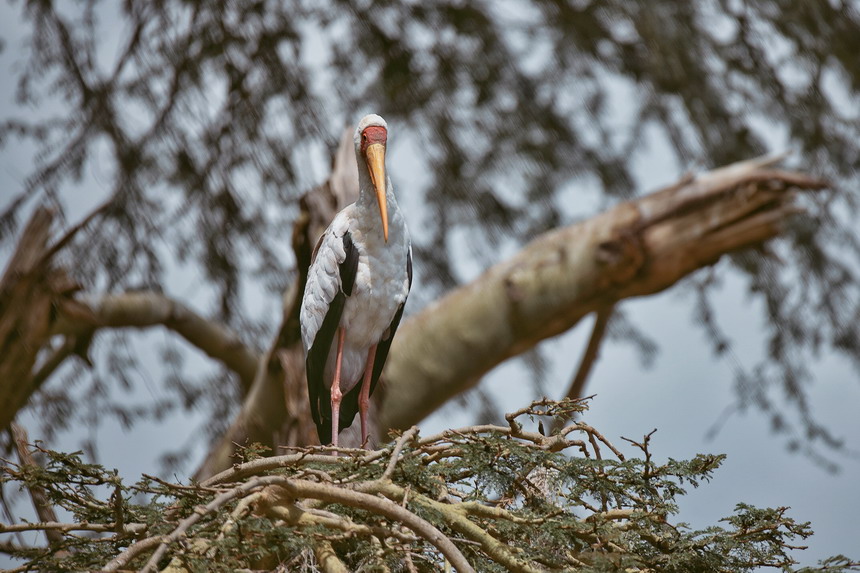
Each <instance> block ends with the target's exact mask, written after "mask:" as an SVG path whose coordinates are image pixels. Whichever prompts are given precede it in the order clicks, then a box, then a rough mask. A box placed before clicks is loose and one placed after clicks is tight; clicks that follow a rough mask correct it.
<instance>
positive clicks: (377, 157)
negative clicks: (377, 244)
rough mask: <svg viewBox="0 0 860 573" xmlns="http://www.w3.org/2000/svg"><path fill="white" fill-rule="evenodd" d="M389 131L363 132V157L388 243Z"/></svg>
mask: <svg viewBox="0 0 860 573" xmlns="http://www.w3.org/2000/svg"><path fill="white" fill-rule="evenodd" d="M387 139H388V131H386V129H385V128H384V127H382V126H378V125H371V126H370V127H366V128H365V129H364V131H362V132H361V155H362V157H364V162H365V164H366V165H367V171H368V173H370V181H371V183H373V189H374V191H376V201H377V203H378V204H379V216H380V217H381V218H382V235H383V237H384V238H385V241H386V242H388V206H387V204H386V201H385V143H386V140H387Z"/></svg>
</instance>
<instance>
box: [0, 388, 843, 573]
mask: <svg viewBox="0 0 860 573" xmlns="http://www.w3.org/2000/svg"><path fill="white" fill-rule="evenodd" d="M584 407H585V404H584V402H583V401H576V402H575V401H569V400H568V401H564V402H553V401H551V400H546V399H544V400H539V401H537V402H535V403H533V404H532V405H530V406H528V407H526V408H523V409H521V410H519V411H517V412H514V413H512V414H509V415H507V416H506V421H507V425H481V426H471V427H466V428H460V429H457V430H447V431H445V432H442V433H439V434H436V435H434V436H428V437H425V438H422V437H421V436H420V435H419V434H418V431H417V429H414V428H413V429H410V430H409V431H408V432H405V433H404V434H403V435H401V436H400V437H399V438H398V439H396V440H394V441H393V442H392V443H390V444H389V445H388V446H387V447H385V448H383V449H381V450H376V451H363V450H355V449H352V450H346V451H344V452H343V454H344V455H341V456H338V457H333V456H331V455H325V454H324V452H326V451H330V449H323V448H305V449H302V450H301V451H297V452H294V453H290V454H288V455H283V456H276V457H272V458H265V459H252V460H250V461H248V462H245V463H242V464H237V465H235V466H234V467H233V468H231V469H230V470H226V471H224V472H221V473H219V474H217V475H215V476H213V477H212V478H210V479H208V480H206V481H205V482H202V483H198V484H195V483H191V484H172V483H168V482H164V481H152V480H148V481H146V482H141V483H140V484H137V485H136V486H132V487H126V486H122V488H124V489H121V491H122V492H123V495H122V498H123V499H125V500H126V501H125V502H123V503H124V505H122V506H121V508H122V511H123V512H124V515H123V516H122V519H121V521H122V523H124V525H122V527H120V526H118V523H119V522H118V521H113V522H107V521H106V522H98V521H97V520H95V519H90V517H95V516H96V515H102V516H107V515H115V509H116V506H115V504H114V503H113V502H111V501H107V500H106V501H103V502H100V501H98V500H97V499H95V498H93V497H92V496H91V495H85V493H84V491H83V490H80V489H77V490H76V489H74V488H72V489H69V488H68V486H67V485H64V482H59V481H57V480H58V479H59V478H58V476H60V475H62V476H64V477H63V479H64V480H66V481H69V480H72V481H73V482H74V481H75V480H77V482H78V483H80V484H86V485H87V486H88V487H92V486H94V485H98V484H99V483H102V482H104V483H115V482H116V477H115V476H113V475H112V474H110V473H103V472H102V470H98V469H96V468H95V467H94V466H90V465H86V464H83V463H82V462H81V461H80V460H79V458H78V457H76V456H74V455H72V456H69V455H66V454H56V453H53V452H50V451H44V450H43V453H44V454H45V455H46V456H48V458H49V463H48V464H47V467H46V468H45V469H44V470H41V471H37V472H35V473H28V472H27V471H24V468H22V467H16V466H15V465H14V464H13V465H10V467H9V468H8V469H6V470H4V473H3V479H4V480H5V481H18V482H22V483H25V484H27V485H28V486H29V485H38V486H39V487H42V488H44V489H45V490H46V491H47V492H49V494H51V495H52V496H54V497H55V498H56V496H58V495H60V494H61V493H62V492H65V493H66V501H65V502H64V503H65V504H66V507H67V509H71V510H73V511H75V512H76V515H80V516H81V523H80V524H74V523H68V524H62V523H50V524H45V523H39V524H27V523H21V524H10V525H7V526H5V529H0V533H2V532H12V531H28V530H48V529H49V530H53V531H56V532H58V533H59V534H61V535H62V536H63V539H62V540H61V541H60V542H59V543H54V544H52V545H51V546H50V547H46V548H45V550H44V553H42V554H41V555H40V556H39V557H38V558H37V561H34V562H31V563H33V565H34V566H38V567H40V568H42V569H51V568H52V567H54V568H56V566H57V562H56V559H55V558H54V557H52V556H53V555H54V554H55V551H56V550H57V549H65V548H66V547H67V546H68V547H69V548H72V546H74V547H73V548H74V550H73V551H70V552H69V553H68V554H67V556H66V557H65V559H67V560H76V561H66V562H65V563H66V565H68V564H70V563H73V564H74V567H77V568H78V569H101V570H107V571H116V570H120V569H130V568H136V569H141V570H143V571H153V570H155V569H156V568H157V567H159V566H162V567H163V564H164V563H165V560H168V561H169V563H170V565H169V567H168V569H169V570H170V571H188V570H192V569H194V568H195V567H211V566H212V564H213V563H218V564H220V565H223V566H224V567H227V568H229V569H273V568H276V567H278V566H279V565H285V564H287V563H290V564H291V565H290V567H291V568H295V567H296V564H297V563H300V562H302V563H309V564H313V563H315V564H316V565H311V566H324V568H330V569H331V570H352V569H357V568H375V569H381V570H385V569H397V568H404V569H407V570H415V568H416V566H415V560H419V559H420V560H421V561H423V562H427V563H429V564H432V566H433V568H434V569H438V568H440V567H441V566H442V563H443V561H444V562H447V563H449V564H450V565H451V566H453V567H454V568H456V569H457V570H458V571H473V570H479V571H483V570H488V569H491V568H503V569H505V570H508V571H517V572H527V573H537V572H542V571H561V570H568V569H570V568H571V567H577V568H579V569H580V570H583V571H598V570H602V569H603V568H605V567H606V566H608V565H610V564H611V565H612V567H617V566H621V565H623V566H624V567H626V568H630V567H633V568H636V569H639V570H646V569H652V570H653V569H660V568H661V567H663V566H665V565H666V564H667V563H668V562H669V561H670V560H676V559H683V560H684V563H685V564H686V565H688V566H690V567H694V568H698V569H701V570H713V571H749V570H751V569H752V568H753V567H757V566H767V565H778V566H784V567H785V568H786V569H787V570H791V565H792V561H791V556H790V555H789V554H788V553H787V551H788V550H789V549H791V548H793V547H796V546H797V544H795V543H791V541H792V540H793V539H795V538H797V537H801V538H803V537H806V536H808V535H809V534H810V533H811V532H810V531H809V530H808V528H807V527H806V526H805V525H802V524H797V523H795V522H794V521H793V520H791V519H790V518H788V517H787V516H786V514H785V509H784V508H780V509H776V510H759V509H756V508H752V507H749V506H739V507H738V509H737V510H736V515H735V516H733V517H730V518H728V522H729V525H730V526H729V527H728V528H727V529H723V528H720V527H712V528H709V529H707V530H703V531H689V530H687V529H684V528H678V527H676V526H674V525H672V523H671V517H672V515H673V514H674V513H675V511H676V505H675V502H674V498H675V497H676V496H678V495H681V494H683V490H682V489H681V485H682V484H688V485H689V484H691V485H693V486H696V485H698V483H700V482H701V481H703V480H707V479H709V477H710V476H711V474H712V472H713V471H714V470H715V469H716V468H717V467H718V466H719V464H720V461H721V460H722V456H697V457H696V458H694V459H693V460H689V461H686V462H676V461H674V460H670V461H669V462H667V463H665V464H658V463H656V462H655V461H654V458H653V456H652V455H651V451H650V444H651V436H650V435H649V436H647V437H646V439H644V440H642V441H641V442H634V446H635V448H636V449H637V450H638V451H639V452H640V453H642V454H644V459H638V458H630V457H625V456H624V455H623V453H622V452H621V451H620V450H619V449H618V448H616V447H615V446H614V445H612V444H611V442H610V441H609V440H607V439H606V437H605V436H603V435H601V434H600V433H599V432H597V430H595V429H594V428H592V427H591V426H589V425H588V424H586V423H584V422H575V423H570V424H568V425H567V426H564V427H563V428H562V429H561V431H559V432H558V433H556V434H553V435H550V436H544V435H543V434H542V433H541V432H538V431H534V430H533V429H531V427H532V426H533V425H534V423H535V420H536V419H540V418H547V417H549V418H555V417H560V418H565V419H568V418H569V416H570V415H571V414H572V413H573V412H577V411H579V412H581V411H582V410H583V409H584ZM598 445H600V447H605V449H606V450H608V451H611V452H613V456H614V457H607V456H605V455H601V454H600V453H599V449H600V447H599V446H598ZM63 472H65V473H63ZM76 475H80V476H81V477H78V478H75V477H74V476H76ZM538 478H539V479H538ZM518 484H519V485H522V484H528V487H524V488H523V487H518ZM116 487H119V486H116ZM141 492H148V493H149V494H150V495H155V496H156V498H158V497H163V498H165V500H164V501H162V502H158V503H156V502H153V504H154V505H152V506H133V505H132V504H131V503H130V499H131V498H132V497H133V495H134V494H135V493H141ZM87 512H89V513H87ZM74 531H87V532H89V533H90V534H95V535H96V536H97V537H96V538H94V539H92V540H90V541H89V542H87V543H89V544H90V547H87V546H86V545H82V543H84V542H83V541H82V538H80V537H76V536H74V535H73V532H74ZM0 541H2V539H0ZM75 544H77V545H75ZM94 548H96V549H94ZM9 551H10V552H11V553H12V554H13V555H14V554H15V551H16V549H15V548H14V547H11V546H10V547H9ZM28 551H30V553H28V555H30V558H31V559H32V555H33V554H34V552H33V550H32V549H30V550H28ZM36 552H37V553H38V551H36ZM52 559H53V560H52ZM410 564H411V565H410ZM837 564H838V565H839V566H838V567H836V568H833V569H830V570H832V571H842V570H848V568H850V567H851V566H853V565H854V564H852V563H851V562H849V561H847V560H842V561H838V563H837ZM220 565H219V566H220ZM68 566H71V565H68Z"/></svg>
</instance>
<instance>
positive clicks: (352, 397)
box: [338, 250, 412, 430]
mask: <svg viewBox="0 0 860 573" xmlns="http://www.w3.org/2000/svg"><path fill="white" fill-rule="evenodd" d="M406 275H407V276H408V277H409V289H410V290H411V289H412V251H411V250H410V251H409V254H408V256H407V257H406ZM408 294H409V293H408V291H407V298H408ZM405 306H406V299H404V300H403V304H401V305H400V308H398V309H397V312H396V313H395V314H394V319H392V321H391V324H390V325H388V330H386V336H385V337H384V338H383V339H382V340H380V341H379V343H378V344H377V345H376V354H375V355H374V359H373V374H372V375H371V377H370V394H371V395H373V391H374V390H375V389H376V383H377V382H378V381H379V377H380V376H381V375H382V367H383V366H385V360H386V359H387V358H388V350H389V349H390V348H391V342H392V341H393V340H394V334H395V333H396V332H397V327H398V326H400V319H401V318H402V317H403V308H404V307H405ZM360 392H361V384H356V385H355V386H354V387H353V388H352V389H351V390H350V391H349V392H347V393H346V395H345V396H344V397H343V402H342V403H341V406H340V420H339V421H338V424H339V426H340V429H341V430H342V429H344V428H348V427H349V426H351V425H352V421H353V420H354V419H355V414H356V413H357V412H358V395H359V393H360Z"/></svg>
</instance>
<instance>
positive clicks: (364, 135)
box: [361, 133, 367, 141]
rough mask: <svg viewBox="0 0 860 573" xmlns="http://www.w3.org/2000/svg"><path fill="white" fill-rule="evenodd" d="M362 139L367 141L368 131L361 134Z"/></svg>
mask: <svg viewBox="0 0 860 573" xmlns="http://www.w3.org/2000/svg"><path fill="white" fill-rule="evenodd" d="M361 139H362V141H367V134H366V133H362V134H361Z"/></svg>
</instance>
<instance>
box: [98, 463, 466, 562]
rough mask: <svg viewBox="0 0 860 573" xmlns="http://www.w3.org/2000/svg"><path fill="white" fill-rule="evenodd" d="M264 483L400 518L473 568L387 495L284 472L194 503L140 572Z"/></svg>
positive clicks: (440, 536)
mask: <svg viewBox="0 0 860 573" xmlns="http://www.w3.org/2000/svg"><path fill="white" fill-rule="evenodd" d="M267 485H280V486H282V487H284V488H285V489H286V490H287V491H288V492H289V493H290V494H291V495H293V496H295V497H297V498H298V497H309V498H313V499H320V500H323V501H328V502H332V503H341V504H343V505H348V506H350V507H356V508H360V509H364V510H367V511H372V512H374V513H377V514H379V515H382V516H384V517H387V518H389V519H394V520H397V521H400V522H401V523H403V524H404V525H406V526H407V527H409V528H410V529H411V530H412V531H414V532H415V533H416V534H418V535H419V536H420V537H422V538H424V539H425V540H426V541H427V542H429V543H430V544H432V545H433V546H434V547H436V549H438V550H439V551H440V552H441V553H442V554H443V555H444V556H445V558H446V559H448V560H449V561H451V563H452V564H454V565H455V567H457V570H458V571H462V572H473V571H474V569H473V568H472V566H471V565H470V564H469V562H468V561H467V560H466V558H465V557H464V556H463V554H462V553H461V552H460V550H459V549H457V546H456V545H454V543H453V542H452V541H451V540H450V539H448V538H447V537H445V535H444V534H443V533H442V532H441V531H439V530H438V529H437V528H436V527H435V526H433V524H431V523H430V522H428V521H426V520H424V519H422V518H421V517H418V516H417V515H415V514H414V513H412V512H411V511H409V510H407V509H404V508H402V507H400V506H399V505H397V504H396V503H394V502H392V501H390V500H388V499H384V498H379V497H377V496H374V495H370V494H366V493H362V492H359V491H354V490H347V489H343V488H340V487H336V486H333V485H329V484H321V483H313V482H308V481H306V480H296V479H293V478H288V477H286V476H264V477H259V478H255V479H253V480H249V481H248V482H246V483H244V484H242V485H240V486H238V487H235V488H233V489H231V490H229V491H226V492H224V493H222V494H220V495H218V496H217V497H215V499H213V500H212V501H211V502H209V503H208V504H206V505H205V506H202V507H198V508H197V509H196V510H195V511H194V513H193V514H191V515H190V516H188V517H187V518H185V519H184V520H182V521H181V522H180V523H179V525H177V527H176V528H175V529H174V530H173V531H172V532H171V533H170V534H168V535H165V536H162V537H160V538H155V539H158V540H159V541H160V543H159V545H158V547H157V548H156V550H155V551H154V552H153V554H152V556H151V557H150V558H149V561H147V563H146V565H144V567H143V569H142V570H141V573H147V572H149V571H152V570H153V569H154V568H155V566H156V565H157V563H158V562H159V561H160V560H161V558H162V557H163V556H164V554H165V553H166V552H167V549H168V547H169V545H170V544H171V543H173V542H175V541H178V540H179V539H181V538H182V537H184V536H185V535H186V533H187V532H188V530H189V529H190V528H191V527H192V526H193V525H194V524H196V523H197V522H198V521H200V520H201V519H202V518H203V517H204V516H206V515H209V514H211V513H214V512H216V511H218V509H220V508H221V507H222V506H223V505H224V504H226V503H228V502H230V501H231V500H233V499H235V498H237V497H243V496H244V495H246V494H247V493H250V492H251V491H253V490H254V489H257V488H260V487H264V486H267ZM137 546H138V544H134V545H132V546H131V547H129V548H128V549H126V551H124V552H123V553H122V554H121V555H120V556H119V557H117V558H116V559H114V560H113V561H111V562H110V563H108V564H107V566H105V568H104V569H105V570H106V571H116V570H117V569H119V567H120V566H122V565H123V564H124V563H127V562H128V560H129V558H128V557H126V554H128V553H131V552H133V551H134V552H136V553H137V552H139V551H138V549H137Z"/></svg>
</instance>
